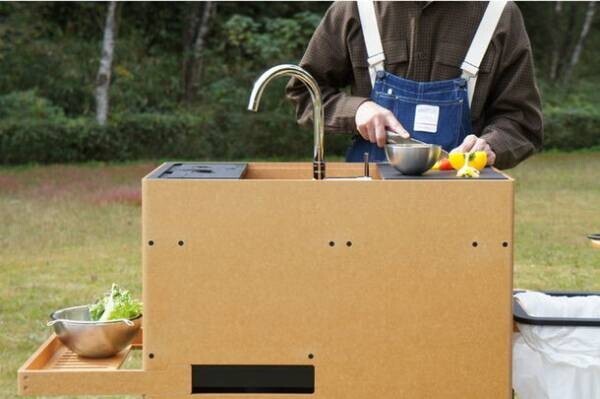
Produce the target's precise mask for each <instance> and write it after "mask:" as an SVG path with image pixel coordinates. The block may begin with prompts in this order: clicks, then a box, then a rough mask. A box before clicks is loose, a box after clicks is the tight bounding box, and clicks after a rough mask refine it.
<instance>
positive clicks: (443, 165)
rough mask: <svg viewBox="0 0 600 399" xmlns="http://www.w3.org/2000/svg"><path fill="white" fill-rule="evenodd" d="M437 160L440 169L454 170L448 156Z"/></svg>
mask: <svg viewBox="0 0 600 399" xmlns="http://www.w3.org/2000/svg"><path fill="white" fill-rule="evenodd" d="M438 162H439V167H440V170H454V168H453V167H452V165H451V164H450V161H449V160H448V158H444V159H440V160H439V161H438Z"/></svg>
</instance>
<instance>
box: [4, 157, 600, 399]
mask: <svg viewBox="0 0 600 399" xmlns="http://www.w3.org/2000/svg"><path fill="white" fill-rule="evenodd" d="M155 165H156V164H153V163H134V164H111V165H104V164H88V165H73V166H70V165H68V166H65V165H57V166H48V167H41V166H40V167H37V166H36V167H12V168H8V167H4V168H0V226H1V230H0V232H1V234H0V398H14V397H16V370H17V368H18V367H19V366H20V365H21V364H22V363H23V362H24V361H25V360H26V359H27V357H28V356H29V355H30V354H31V353H32V352H33V351H34V350H35V349H36V348H37V347H38V346H39V345H40V344H41V343H42V342H43V341H44V339H45V338H46V337H47V336H48V335H49V332H50V331H49V328H48V327H46V326H45V322H46V320H47V318H48V313H49V312H50V311H52V310H54V309H57V308H60V307H64V306H67V305H74V304H81V303H87V302H89V301H90V300H91V299H93V298H94V297H95V296H97V295H98V293H101V292H103V291H105V290H106V289H107V288H108V287H110V285H111V283H112V282H113V281H115V282H119V283H120V284H122V285H123V286H125V287H127V288H130V289H131V290H132V291H133V292H134V293H135V295H136V296H139V295H140V294H141V265H140V207H139V203H140V198H139V195H140V194H139V193H140V178H141V177H142V176H143V175H144V174H145V173H147V172H148V171H150V170H151V169H152V168H153V167H154V166H155ZM509 173H510V174H511V175H512V176H514V177H515V178H516V180H517V186H516V187H517V194H516V218H515V219H516V225H515V230H516V231H515V233H516V238H515V286H518V287H523V288H531V289H563V290H600V251H599V250H593V249H592V248H591V247H590V245H589V243H588V242H587V239H586V237H585V236H586V234H588V233H591V232H600V153H577V154H543V155H539V156H536V157H535V158H533V159H531V160H529V161H527V162H526V163H524V164H522V165H521V166H519V167H518V168H516V169H514V170H512V171H510V172H509ZM473 222H474V223H482V221H473ZM482 228H485V223H482Z"/></svg>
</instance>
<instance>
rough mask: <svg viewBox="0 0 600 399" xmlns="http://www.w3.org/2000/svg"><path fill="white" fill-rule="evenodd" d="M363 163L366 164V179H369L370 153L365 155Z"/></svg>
mask: <svg viewBox="0 0 600 399" xmlns="http://www.w3.org/2000/svg"><path fill="white" fill-rule="evenodd" d="M363 162H364V163H365V172H364V175H365V177H369V153H368V152H365V153H364V154H363Z"/></svg>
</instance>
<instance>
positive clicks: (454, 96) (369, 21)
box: [346, 0, 506, 162]
mask: <svg viewBox="0 0 600 399" xmlns="http://www.w3.org/2000/svg"><path fill="white" fill-rule="evenodd" d="M357 4H358V10H359V15H360V20H361V26H362V31H363V36H364V37H365V44H366V47H367V53H368V55H369V60H368V61H369V70H370V75H371V83H372V84H373V90H372V91H371V100H373V101H374V102H375V103H377V104H379V105H381V106H382V107H384V108H386V109H388V110H390V111H392V113H393V114H394V116H395V117H396V119H398V121H399V122H400V123H401V124H402V126H403V127H404V129H406V131H407V132H408V133H409V134H410V136H411V137H414V138H415V139H417V140H420V141H424V142H426V143H430V144H439V145H441V146H442V148H443V149H444V150H446V151H450V150H452V149H453V148H455V147H457V146H458V145H459V144H460V143H462V141H463V139H464V138H465V137H466V136H467V135H468V134H470V133H471V110H470V103H471V99H472V96H473V92H474V89H475V82H476V78H477V73H478V71H479V65H480V64H481V60H482V59H483V56H484V54H485V51H486V50H487V47H488V46H489V43H490V41H491V38H492V35H493V33H494V30H495V29H496V26H497V24H498V21H499V20H500V16H501V14H502V11H503V9H504V6H505V4H506V2H505V1H496V2H490V3H489V4H488V7H487V9H486V11H485V13H484V15H483V18H482V20H481V22H480V24H479V27H478V29H477V32H476V33H475V36H474V38H473V41H472V43H471V46H470V47H469V50H468V52H467V55H466V56H465V60H464V62H463V63H462V65H461V69H462V71H463V73H462V75H461V76H460V77H457V78H456V79H451V80H440V81H433V82H416V81H413V80H409V79H404V78H402V77H399V76H396V75H393V74H391V73H388V72H386V71H384V70H383V61H384V60H385V56H384V54H383V47H382V44H381V38H380V36H379V28H378V26H377V20H376V18H375V9H374V6H373V1H371V0H359V1H358V2H357ZM364 153H368V154H369V160H370V161H371V162H380V161H385V160H386V157H385V151H384V149H383V148H379V147H378V146H377V144H375V143H371V142H369V141H367V140H365V139H363V138H362V137H361V136H359V135H358V136H356V137H355V138H354V143H353V144H352V146H351V147H350V148H349V149H348V152H347V154H346V161H348V162H363V160H364V158H363V156H364Z"/></svg>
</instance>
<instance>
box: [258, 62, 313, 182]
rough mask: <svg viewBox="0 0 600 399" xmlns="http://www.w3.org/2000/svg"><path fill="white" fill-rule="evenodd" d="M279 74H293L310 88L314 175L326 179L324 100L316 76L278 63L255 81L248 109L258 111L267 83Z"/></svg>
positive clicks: (292, 66)
mask: <svg viewBox="0 0 600 399" xmlns="http://www.w3.org/2000/svg"><path fill="white" fill-rule="evenodd" d="M279 76H293V77H296V78H298V79H299V80H300V81H301V82H302V83H304V84H305V85H306V87H307V88H308V92H309V93H310V98H311V100H312V107H313V124H314V136H315V148H314V154H313V177H314V179H315V180H323V179H325V161H324V160H323V137H324V130H323V121H324V120H325V117H324V115H323V101H322V99H321V90H320V89H319V85H318V84H317V81H316V80H315V78H313V77H312V76H311V75H310V73H308V72H306V70H304V69H303V68H300V67H299V66H297V65H291V64H283V65H277V66H274V67H272V68H270V69H269V70H267V71H266V72H264V73H263V74H262V75H260V77H259V78H258V79H257V80H256V82H254V86H253V87H252V93H251V94H250V101H249V102H248V110H249V111H253V112H257V111H258V104H259V103H260V98H261V97H262V94H263V91H264V89H265V87H266V86H267V84H268V83H269V82H271V81H272V80H273V79H275V78H277V77H279Z"/></svg>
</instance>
